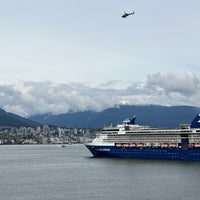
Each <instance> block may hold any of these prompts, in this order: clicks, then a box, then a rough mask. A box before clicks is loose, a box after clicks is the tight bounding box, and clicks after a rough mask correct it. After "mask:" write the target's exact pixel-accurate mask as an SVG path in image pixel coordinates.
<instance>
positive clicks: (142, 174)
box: [0, 145, 200, 200]
mask: <svg viewBox="0 0 200 200" xmlns="http://www.w3.org/2000/svg"><path fill="white" fill-rule="evenodd" d="M0 195H1V199H2V200H80V199H83V200H85V199H92V200H122V199H123V200H124V199H125V200H126V199H127V200H130V199H135V200H161V199H162V200H180V199H183V200H197V199H199V197H200V162H185V161H158V160H135V159H111V158H93V157H92V156H91V154H90V152H89V151H88V150H87V149H86V148H85V147H84V145H68V146H66V147H65V148H62V147H61V146H60V145H10V146H6V145H5V146H0Z"/></svg>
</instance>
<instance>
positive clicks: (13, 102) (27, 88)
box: [0, 73, 200, 116]
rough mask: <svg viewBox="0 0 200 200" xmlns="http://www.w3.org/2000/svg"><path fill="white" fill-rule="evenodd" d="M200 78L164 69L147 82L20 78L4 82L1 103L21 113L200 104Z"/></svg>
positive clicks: (56, 112) (148, 77)
mask: <svg viewBox="0 0 200 200" xmlns="http://www.w3.org/2000/svg"><path fill="white" fill-rule="evenodd" d="M199 99H200V80H199V78H198V77H196V76H195V75H194V74H191V73H182V74H166V75H161V74H160V73H157V74H152V75H148V76H147V80H146V82H144V83H141V82H130V81H129V82H122V81H110V82H107V83H103V84H100V85H95V86H94V85H92V84H89V83H68V84H55V83H52V82H18V83H16V84H15V85H0V105H1V107H2V108H3V109H5V110H6V111H8V112H13V113H16V114H19V115H21V116H30V115H34V114H42V113H52V114H61V113H67V112H69V111H85V110H94V111H102V110H104V109H106V108H109V107H113V106H115V105H117V104H124V103H126V104H127V103H128V104H134V105H135V104H159V105H193V106H200V103H199V102H200V101H199Z"/></svg>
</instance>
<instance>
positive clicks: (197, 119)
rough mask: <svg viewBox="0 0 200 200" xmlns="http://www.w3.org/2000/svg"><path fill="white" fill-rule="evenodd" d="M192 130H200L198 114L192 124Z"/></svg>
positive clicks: (199, 116) (199, 115)
mask: <svg viewBox="0 0 200 200" xmlns="http://www.w3.org/2000/svg"><path fill="white" fill-rule="evenodd" d="M191 128H200V114H198V115H197V116H196V117H195V118H194V119H193V121H192V123H191Z"/></svg>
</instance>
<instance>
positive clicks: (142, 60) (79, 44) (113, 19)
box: [0, 0, 200, 116]
mask: <svg viewBox="0 0 200 200" xmlns="http://www.w3.org/2000/svg"><path fill="white" fill-rule="evenodd" d="M199 9H200V2H199V1H198V0H190V1H188V0H176V1H173V0H162V1H159V0H151V1H145V0H124V1H114V0H101V1H97V0H84V1H78V0H6V1H5V0H0V25H1V31H0V44H1V45H0V75H1V80H0V85H1V87H2V91H4V89H5V87H7V88H8V87H9V89H11V90H13V91H19V92H20V94H26V95H27V93H26V92H27V91H31V90H30V88H34V86H35V85H37V84H38V83H41V84H42V83H44V85H46V83H50V84H47V85H49V86H50V85H51V86H52V85H54V84H57V85H59V88H63V84H65V85H66V88H68V86H69V85H70V87H72V88H73V87H74V85H73V84H79V87H80V88H82V90H81V91H82V92H83V91H84V95H83V93H81V92H80V91H79V92H78V91H77V90H76V91H75V90H73V92H77V93H78V94H79V95H80V96H81V97H82V98H83V96H84V97H86V96H87V95H88V93H87V94H86V91H90V95H89V96H90V97H88V96H87V97H88V98H91V96H92V91H93V90H92V89H93V88H94V87H95V91H97V90H100V91H102V90H106V92H108V90H113V89H115V90H117V91H119V89H122V88H123V89H126V90H127V88H128V87H130V85H134V86H135V88H137V91H138V88H143V89H144V86H147V85H148V86H149V84H150V83H151V84H152V85H151V86H153V85H154V84H155V83H156V88H161V89H162V90H163V91H164V92H163V95H164V96H165V95H166V94H168V98H169V90H170V89H172V91H173V94H174V90H175V89H176V88H178V89H177V91H175V92H176V95H171V96H170V101H169V102H165V103H164V104H166V105H174V104H187V103H188V102H189V104H191V105H194V104H195V103H194V102H195V101H194V99H195V98H197V99H198V97H199V96H198V95H197V94H196V93H195V90H196V89H197V88H199V77H200V59H199V52H200V37H199V35H200V26H199V19H200V12H199ZM133 10H135V15H134V16H130V17H128V18H126V19H122V18H121V15H122V14H123V12H124V11H127V12H132V11H133ZM172 77H173V81H172V80H171V78H172ZM167 78H169V79H167ZM176 79H177V81H176ZM158 80H159V81H160V82H158ZM180 80H181V81H180ZM188 80H189V83H188ZM152 82H153V83H152ZM171 82H173V85H172V84H171ZM164 83H165V86H163V85H164ZM168 83H170V84H169V85H170V86H169V85H167V84H168ZM182 84H183V85H184V87H183V86H182ZM25 85H26V87H25ZM27 85H28V86H27ZM72 85H73V86H72ZM136 85H137V86H136ZM188 85H189V86H188ZM186 86H188V87H190V86H191V88H190V90H191V91H190V94H191V93H192V94H195V98H194V97H193V96H192V97H191V101H188V100H187V98H186V99H184V98H181V97H182V96H180V97H179V98H178V99H176V100H175V99H174V96H176V97H177V95H179V92H180V91H181V95H185V94H187V92H188V88H186ZM27 87H28V88H29V89H27ZM45 87H46V86H45ZM57 87H58V86H57ZM88 87H89V88H88ZM16 88H17V89H16ZM91 88H92V89H91ZM34 89H35V88H34ZM34 89H33V90H34ZM51 89H52V88H49V90H51ZM84 89H85V90H84ZM6 91H7V90H6ZM59 91H60V90H59ZM145 91H146V90H145ZM152 91H153V90H152ZM184 91H185V93H184ZM120 92H121V91H120ZM143 92H144V91H143ZM4 93H5V92H4ZM4 93H3V92H2V94H3V95H2V96H1V100H0V105H1V106H2V107H3V108H5V109H6V110H8V111H12V112H17V113H19V114H22V115H26V116H27V115H30V114H32V113H34V114H35V113H41V112H46V110H49V109H50V108H49V107H48V105H49V102H48V101H47V100H44V102H45V103H46V104H47V109H46V110H43V111H38V110H35V111H27V110H26V109H25V108H24V104H25V103H23V105H21V104H22V103H19V102H17V101H14V100H13V101H12V102H10V103H9V104H8V103H6V101H8V98H9V99H11V96H10V93H5V94H4ZM8 94H9V95H8ZM31 94H32V93H31V92H30V93H29V95H31ZM73 94H74V93H72V94H71V96H73ZM38 95H39V94H38ZM46 95H47V94H46ZM101 95H103V94H102V93H101ZM121 95H122V94H121ZM152 95H154V94H152ZM35 96H37V95H36V94H35ZM47 96H48V95H47ZM122 96H123V98H121V99H119V100H118V102H114V101H113V102H112V103H109V102H103V103H100V101H99V99H93V103H94V102H95V103H94V106H93V107H92V108H90V106H89V107H84V106H83V108H82V106H81V105H80V106H78V105H73V106H72V105H71V103H68V104H65V105H64V106H63V107H64V108H60V110H63V111H59V112H66V111H68V110H70V109H71V108H72V107H73V108H74V110H84V109H95V108H96V110H102V109H103V108H106V107H109V106H112V105H114V104H116V103H119V101H120V102H121V101H123V102H129V103H135V102H137V103H147V102H149V99H148V98H149V94H146V93H144V97H143V98H142V99H143V100H142V101H141V102H140V101H139V100H137V101H136V99H137V98H138V99H140V98H139V96H138V93H137V94H136V93H132V94H131V96H134V98H133V99H132V100H130V98H129V97H130V94H129V95H128V96H124V94H123V95H122ZM136 96H138V97H137V98H136ZM40 97H41V96H40V95H39V96H38V98H40ZM4 98H5V99H4ZM12 98H13V99H15V98H14V97H12ZM21 98H22V99H21V101H20V102H23V101H24V97H21ZM41 98H43V97H41ZM49 98H50V97H49ZM49 98H48V99H49ZM115 98H116V96H115ZM146 98H147V100H146V101H144V99H146ZM113 99H114V97H113ZM64 100H65V101H67V100H69V97H66V98H65V99H64ZM86 100H87V98H86ZM86 100H85V101H86ZM26 101H28V100H26ZM85 101H83V102H82V104H84V102H85ZM193 101H194V102H193ZM51 102H54V104H55V107H56V100H55V98H54V100H51ZM70 102H72V100H71V101H70ZM150 102H151V101H150ZM152 102H157V101H155V100H152ZM32 103H33V102H32ZM45 103H44V104H45ZM158 103H159V101H158ZM160 103H161V102H160ZM100 104H101V105H100ZM20 105H21V106H20ZM27 105H28V103H27ZM92 105H93V104H92ZM195 105H196V104H195ZM197 106H198V105H197ZM36 107H37V106H36ZM56 109H57V108H55V110H56ZM57 110H59V109H57ZM52 112H53V111H52ZM54 113H57V111H55V112H54Z"/></svg>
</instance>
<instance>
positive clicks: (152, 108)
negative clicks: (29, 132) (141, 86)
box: [0, 105, 200, 128]
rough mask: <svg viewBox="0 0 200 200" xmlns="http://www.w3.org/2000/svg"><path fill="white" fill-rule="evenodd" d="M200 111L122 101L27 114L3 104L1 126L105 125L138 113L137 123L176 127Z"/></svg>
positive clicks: (193, 108) (98, 126)
mask: <svg viewBox="0 0 200 200" xmlns="http://www.w3.org/2000/svg"><path fill="white" fill-rule="evenodd" d="M198 113H200V108H199V107H193V106H171V107H168V106H160V105H120V106H115V107H113V108H108V109H106V110H103V111H102V112H95V111H84V112H70V113H66V114H60V115H52V114H42V115H34V116H31V117H29V118H24V117H20V116H19V115H16V114H13V113H9V112H6V111H5V110H3V109H1V108H0V126H6V127H21V126H24V127H37V126H41V125H42V124H49V125H53V126H60V127H70V128H73V127H77V128H102V127H104V126H108V125H110V124H113V125H116V124H119V123H121V122H122V121H123V120H124V119H126V118H130V117H132V116H134V115H136V123H137V124H140V125H147V126H151V127H162V128H176V127H178V126H179V125H180V124H190V123H191V121H192V120H193V118H194V117H195V116H196V115H197V114H198Z"/></svg>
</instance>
